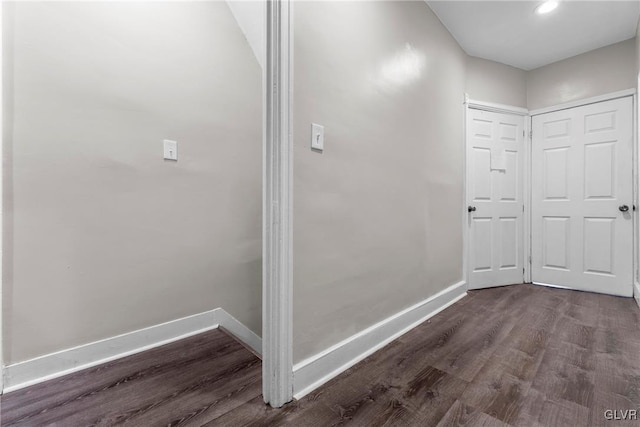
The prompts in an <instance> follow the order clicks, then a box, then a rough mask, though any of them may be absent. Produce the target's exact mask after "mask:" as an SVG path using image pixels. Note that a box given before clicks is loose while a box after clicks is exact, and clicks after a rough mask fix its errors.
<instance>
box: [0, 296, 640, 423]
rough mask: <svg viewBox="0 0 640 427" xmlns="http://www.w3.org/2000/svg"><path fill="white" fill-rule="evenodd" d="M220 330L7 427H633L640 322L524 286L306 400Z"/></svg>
mask: <svg viewBox="0 0 640 427" xmlns="http://www.w3.org/2000/svg"><path fill="white" fill-rule="evenodd" d="M260 369H261V366H260V360H259V359H258V358H256V357H255V356H254V355H253V354H251V353H250V352H249V351H248V350H246V349H245V348H244V347H242V346H241V345H240V344H238V343H237V342H236V341H234V340H233V339H232V338H230V337H229V336H228V335H226V334H225V333H224V332H222V331H218V330H216V331H212V332H208V333H206V334H202V335H199V336H196V337H192V338H189V339H186V340H183V341H181V342H179V343H174V344H169V345H166V346H164V347H160V348H157V349H154V350H150V351H147V352H145V353H143V354H138V355H134V356H131V357H127V358H125V359H121V360H118V361H114V362H111V363H109V364H106V365H103V366H100V367H96V368H93V369H89V370H86V371H83V372H80V373H76V374H72V375H69V376H67V377H64V378H60V379H57V380H52V381H49V382H47V383H44V384H40V385H36V386H33V387H30V388H28V389H24V390H20V391H16V392H14V393H9V394H7V395H5V396H3V397H2V398H1V400H0V408H1V424H2V426H43V425H59V426H65V427H67V426H71V427H73V426H91V425H101V426H107V425H120V424H126V425H133V426H156V425H157V426H167V425H170V426H179V425H180V426H182V425H185V426H186V425H189V426H202V425H207V426H249V425H250V426H279V425H289V426H333V425H345V424H348V425H352V426H383V425H388V426H462V425H464V426H507V425H511V426H560V427H577V426H615V425H621V426H636V425H640V421H617V422H616V421H607V420H606V419H605V416H604V413H605V410H606V409H610V410H628V409H637V410H639V416H640V310H639V309H638V307H637V306H636V305H635V302H634V301H633V300H632V299H630V298H617V297H611V296H605V295H596V294H590V293H583V292H575V291H568V290H560V289H550V288H543V287H536V286H532V285H520V286H512V287H504V288H495V289H488V290H482V291H473V292H470V293H469V297H467V298H464V299H463V300H461V301H460V302H458V303H456V304H454V305H453V306H451V307H450V308H448V309H447V310H445V311H443V312H442V313H440V314H438V315H437V316H435V317H433V318H432V319H430V320H429V321H427V322H425V323H423V324H422V325H420V326H419V327H417V328H415V329H413V330H412V331H410V332H409V333H407V334H405V335H404V336H402V337H401V338H400V339H398V340H396V341H394V342H393V343H391V344H390V345H388V346H387V347H385V348H384V349H382V350H381V351H379V352H377V353H375V354H373V355H372V356H370V357H369V358H367V359H365V360H364V361H363V362H361V363H359V364H357V365H356V366H354V367H353V368H351V369H349V370H348V371H347V372H345V373H344V374H342V375H340V376H339V377H338V378H336V379H334V380H332V381H330V382H329V383H328V384H326V385H325V386H323V387H321V388H320V389H318V390H316V391H315V392H313V393H312V394H310V395H308V396H307V397H305V398H304V399H301V400H300V401H296V402H293V403H291V404H288V405H286V406H285V407H283V408H281V409H279V410H276V409H271V408H269V407H267V406H265V405H264V403H263V402H262V397H261V395H260V377H261V373H260Z"/></svg>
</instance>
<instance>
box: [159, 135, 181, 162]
mask: <svg viewBox="0 0 640 427" xmlns="http://www.w3.org/2000/svg"><path fill="white" fill-rule="evenodd" d="M162 143H163V144H164V158H165V159H166V160H178V142H177V141H169V140H168V139H165V140H164V141H162Z"/></svg>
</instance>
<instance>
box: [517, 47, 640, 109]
mask: <svg viewBox="0 0 640 427" xmlns="http://www.w3.org/2000/svg"><path fill="white" fill-rule="evenodd" d="M635 45H636V42H635V39H630V40H627V41H624V42H620V43H616V44H613V45H610V46H606V47H603V48H600V49H596V50H593V51H591V52H587V53H583V54H582V55H578V56H574V57H572V58H568V59H565V60H562V61H559V62H555V63H553V64H549V65H545V66H544V67H541V68H537V69H535V70H531V71H529V72H528V73H527V106H528V108H529V109H530V110H535V109H537V108H543V107H549V106H552V105H558V104H563V103H565V102H570V101H576V100H580V99H584V98H590V97H594V96H598V95H604V94H607V93H611V92H616V91H619V90H624V89H630V88H634V87H636V85H637V72H636V71H635V70H636V48H635Z"/></svg>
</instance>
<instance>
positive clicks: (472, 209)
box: [467, 206, 476, 212]
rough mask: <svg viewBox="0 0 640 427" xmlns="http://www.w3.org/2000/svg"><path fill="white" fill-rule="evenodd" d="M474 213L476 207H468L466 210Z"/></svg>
mask: <svg viewBox="0 0 640 427" xmlns="http://www.w3.org/2000/svg"><path fill="white" fill-rule="evenodd" d="M475 211H476V207H475V206H469V207H468V208H467V212H475Z"/></svg>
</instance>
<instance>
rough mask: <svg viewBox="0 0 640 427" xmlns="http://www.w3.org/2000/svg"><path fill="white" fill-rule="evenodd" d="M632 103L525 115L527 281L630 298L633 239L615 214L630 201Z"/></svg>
mask: <svg viewBox="0 0 640 427" xmlns="http://www.w3.org/2000/svg"><path fill="white" fill-rule="evenodd" d="M618 94H619V93H618ZM614 95H615V94H614ZM601 98H602V97H599V98H598V99H601ZM633 104H634V99H633V98H631V97H629V96H628V95H627V96H625V97H619V96H617V97H614V99H609V100H606V101H601V102H596V103H592V102H590V103H584V102H583V105H580V106H577V107H573V108H562V109H557V110H554V111H550V112H548V113H544V114H538V115H535V116H533V117H532V125H533V126H532V128H533V141H532V144H531V146H532V150H533V151H532V156H531V170H532V171H533V176H532V181H531V182H532V198H531V204H530V205H531V209H532V216H531V218H532V223H531V226H532V247H531V253H532V259H533V266H532V278H533V282H534V283H543V284H554V285H559V286H563V287H567V288H572V289H579V290H585V291H592V292H600V293H609V294H613V295H621V296H631V295H632V294H633V289H632V288H633V282H634V280H633V276H634V271H635V270H634V265H635V264H636V263H637V261H636V259H635V258H636V256H635V255H634V252H635V250H634V246H635V239H636V238H637V236H635V232H634V230H635V226H634V219H633V218H632V216H631V214H630V213H623V212H620V211H619V205H623V204H627V205H632V204H633V203H634V200H635V199H636V196H635V189H634V186H633V185H632V182H633V176H634V166H633V163H634V162H633V160H632V159H633V157H634V156H633V153H634V146H635V138H634V131H633V129H634V125H633V108H634V107H633ZM561 219H562V220H561Z"/></svg>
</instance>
